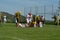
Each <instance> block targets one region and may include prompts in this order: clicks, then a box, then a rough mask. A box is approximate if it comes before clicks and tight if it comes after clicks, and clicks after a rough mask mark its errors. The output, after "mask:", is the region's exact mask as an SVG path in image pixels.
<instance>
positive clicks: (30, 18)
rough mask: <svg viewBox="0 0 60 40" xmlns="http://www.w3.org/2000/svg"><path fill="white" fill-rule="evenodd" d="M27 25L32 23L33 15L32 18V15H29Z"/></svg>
mask: <svg viewBox="0 0 60 40" xmlns="http://www.w3.org/2000/svg"><path fill="white" fill-rule="evenodd" d="M26 20H27V23H29V22H31V21H32V15H31V16H30V15H27V19H26Z"/></svg>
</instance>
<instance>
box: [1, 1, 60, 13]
mask: <svg viewBox="0 0 60 40" xmlns="http://www.w3.org/2000/svg"><path fill="white" fill-rule="evenodd" d="M58 1H59V0H0V11H4V12H8V13H10V14H15V12H17V11H22V14H24V8H26V10H28V9H27V8H30V7H32V8H34V7H35V6H37V7H39V8H40V9H41V8H42V9H41V10H40V11H41V12H43V7H44V6H46V10H47V11H48V10H49V11H50V10H51V6H52V5H53V6H54V9H55V10H56V9H58ZM48 8H49V9H48ZM32 10H33V9H32ZM55 10H54V11H55ZM49 11H48V12H49ZM33 12H34V11H33Z"/></svg>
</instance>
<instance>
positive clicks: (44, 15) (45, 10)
mask: <svg viewBox="0 0 60 40" xmlns="http://www.w3.org/2000/svg"><path fill="white" fill-rule="evenodd" d="M45 11H46V6H44V17H45Z"/></svg>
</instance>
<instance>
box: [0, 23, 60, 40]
mask: <svg viewBox="0 0 60 40" xmlns="http://www.w3.org/2000/svg"><path fill="white" fill-rule="evenodd" d="M0 40H60V26H55V25H45V26H44V27H42V28H38V27H37V28H33V27H31V28H17V27H16V26H15V24H14V23H6V24H2V25H1V26H0Z"/></svg>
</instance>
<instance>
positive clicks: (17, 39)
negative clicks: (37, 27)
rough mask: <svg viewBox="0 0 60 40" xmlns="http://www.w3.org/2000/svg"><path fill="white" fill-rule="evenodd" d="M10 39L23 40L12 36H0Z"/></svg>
mask: <svg viewBox="0 0 60 40" xmlns="http://www.w3.org/2000/svg"><path fill="white" fill-rule="evenodd" d="M4 37H5V38H11V39H15V40H23V39H21V38H18V37H12V36H0V38H4Z"/></svg>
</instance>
